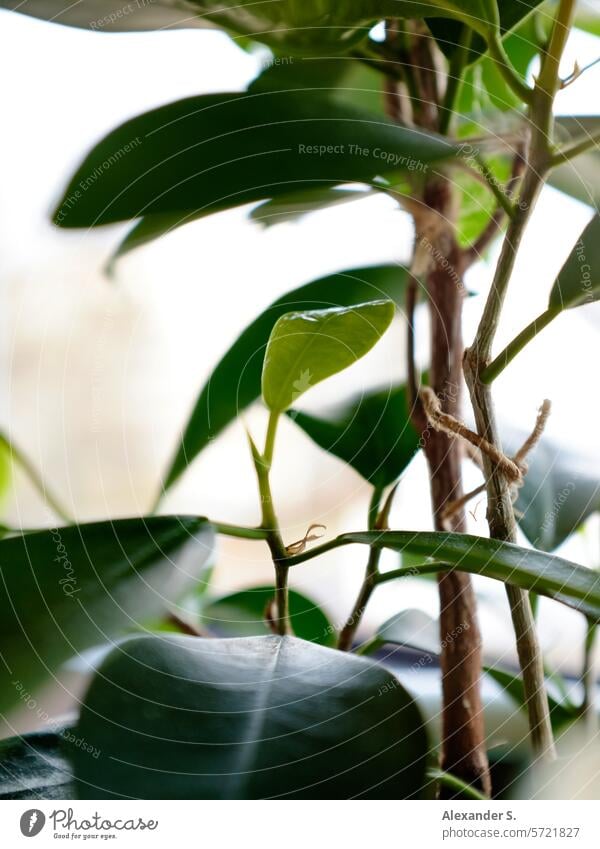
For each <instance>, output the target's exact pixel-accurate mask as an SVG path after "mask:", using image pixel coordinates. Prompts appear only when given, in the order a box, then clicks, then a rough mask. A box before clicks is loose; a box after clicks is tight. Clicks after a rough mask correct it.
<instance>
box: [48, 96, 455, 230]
mask: <svg viewBox="0 0 600 849" xmlns="http://www.w3.org/2000/svg"><path fill="white" fill-rule="evenodd" d="M365 150H366V151H367V154H366V155H364V151H365ZM454 153H455V146H454V145H453V144H452V143H450V142H448V141H447V140H446V139H444V138H442V137H441V136H436V135H433V134H429V133H426V132H424V131H422V130H417V129H410V128H406V127H400V126H398V125H397V124H394V123H392V122H391V121H389V120H388V119H383V118H381V117H379V116H373V115H372V114H371V113H370V112H367V111H363V110H360V109H354V108H352V107H350V106H347V105H345V104H341V103H337V102H334V101H332V100H330V99H327V98H325V97H318V96H316V95H315V94H314V93H313V92H310V91H308V92H302V91H291V92H285V91H284V92H267V93H264V94H258V95H251V94H246V93H241V94H239V93H223V94H207V95H201V96H200V97H190V98H186V99H185V100H179V101H177V102H175V103H170V104H168V105H166V106H162V107H160V108H159V109H153V110H151V111H150V112H146V113H144V114H142V115H138V116H137V117H135V118H132V119H131V120H129V121H127V122H125V123H124V124H122V125H121V126H120V127H118V128H117V129H116V130H113V132H111V133H109V135H108V136H106V137H105V138H104V139H103V140H102V141H101V142H100V143H99V144H97V145H96V147H95V148H94V149H93V150H92V151H91V152H90V153H89V154H88V156H87V157H86V158H85V160H84V161H83V163H82V164H81V166H80V167H79V169H78V170H77V172H76V173H75V175H74V176H73V178H72V179H71V182H70V183H69V186H68V187H67V189H66V192H65V194H64V197H63V199H62V200H61V201H60V203H59V205H58V208H57V210H56V212H55V214H54V220H55V223H57V224H59V225H60V226H62V227H92V226H95V225H98V224H109V223H111V222H115V221H126V220H129V219H132V218H139V217H140V216H146V215H165V214H169V215H173V214H175V215H177V216H179V217H180V218H185V216H186V215H190V214H191V215H194V216H196V217H198V216H200V215H202V214H204V215H208V214H210V213H213V212H218V211H219V210H223V209H229V208H231V207H235V206H240V205H241V204H245V203H250V202H253V201H258V200H263V199H265V198H270V197H276V196H278V195H281V194H288V193H289V192H290V191H297V190H299V189H307V188H311V187H315V186H333V185H336V184H340V183H353V182H354V183H367V184H369V185H371V184H372V183H373V181H374V180H375V178H376V177H380V176H381V175H385V174H386V173H390V172H393V171H401V170H403V169H408V168H409V167H414V163H415V162H417V163H421V166H422V168H426V167H427V166H428V165H429V164H430V163H433V162H437V161H439V160H442V159H445V158H448V157H451V156H453V155H454Z"/></svg>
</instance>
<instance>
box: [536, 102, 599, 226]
mask: <svg viewBox="0 0 600 849" xmlns="http://www.w3.org/2000/svg"><path fill="white" fill-rule="evenodd" d="M556 124H557V129H558V133H557V135H558V136H559V139H560V141H561V142H562V143H563V144H564V143H565V141H569V142H572V143H577V142H580V141H584V140H586V139H589V138H590V136H592V135H597V134H598V133H599V132H600V116H599V115H574V116H564V115H559V116H558V117H557V119H556ZM548 182H549V184H550V185H551V186H554V188H555V189H560V191H561V192H564V193H565V194H567V195H571V197H574V198H576V200H580V201H581V202H582V203H587V204H588V206H592V207H594V209H597V208H598V206H600V148H599V147H595V148H591V149H590V150H588V151H586V152H585V153H581V154H579V156H577V157H575V158H574V159H571V160H570V161H568V162H565V163H564V164H563V165H559V166H558V168H554V169H553V170H552V171H551V172H550V174H549V176H548Z"/></svg>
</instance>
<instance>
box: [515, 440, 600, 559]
mask: <svg viewBox="0 0 600 849" xmlns="http://www.w3.org/2000/svg"><path fill="white" fill-rule="evenodd" d="M503 433H504V437H505V440H504V441H505V444H506V448H507V450H508V452H509V453H514V452H515V451H517V450H518V448H519V446H520V445H522V444H523V442H524V440H525V439H526V437H527V434H526V433H524V432H517V431H515V430H514V429H512V430H511V429H510V428H503ZM527 463H528V470H527V474H526V475H525V479H524V482H523V486H522V487H521V489H520V490H519V497H518V500H517V502H516V505H515V507H516V511H517V518H518V522H519V526H520V527H521V530H522V531H523V533H524V534H525V536H526V537H527V539H528V540H529V542H530V543H531V544H532V545H533V546H535V548H539V549H541V550H542V551H553V550H554V549H555V548H558V546H559V545H561V544H562V543H563V542H564V541H565V540H566V539H567V537H569V536H570V535H571V534H572V533H573V532H574V531H575V530H576V529H577V528H578V527H579V526H580V525H581V524H583V522H584V521H585V520H586V519H587V518H588V517H589V516H590V515H591V514H592V513H595V512H596V511H598V510H600V475H598V473H596V472H595V465H594V463H591V462H590V461H589V459H586V458H585V457H584V456H582V455H581V454H578V453H577V452H575V451H573V450H571V449H570V448H569V447H568V446H565V445H561V444H558V443H554V442H552V441H550V440H549V439H547V438H546V437H544V438H543V439H542V440H541V441H540V443H539V444H538V445H536V447H535V449H534V451H533V452H532V453H531V454H530V455H529V456H528V457H527Z"/></svg>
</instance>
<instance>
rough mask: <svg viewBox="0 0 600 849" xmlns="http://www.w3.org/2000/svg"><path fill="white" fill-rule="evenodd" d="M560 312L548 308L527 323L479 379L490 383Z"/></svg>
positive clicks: (553, 308)
mask: <svg viewBox="0 0 600 849" xmlns="http://www.w3.org/2000/svg"><path fill="white" fill-rule="evenodd" d="M559 313H560V309H556V308H555V307H550V308H548V309H547V310H546V311H545V312H543V313H542V314H541V315H538V317H537V318H534V320H533V321H532V322H531V324H528V325H527V327H526V328H525V329H524V330H522V331H521V332H520V333H519V335H518V336H515V338H514V339H513V340H512V342H510V343H509V344H508V345H507V346H506V348H505V349H504V350H503V351H502V352H501V353H500V354H498V356H497V357H496V358H495V359H494V360H493V361H492V362H491V363H490V364H489V366H487V367H486V368H484V370H483V371H482V372H481V375H480V380H481V382H482V383H486V384H490V383H493V381H494V380H496V378H497V377H498V375H499V374H501V373H502V372H503V371H504V369H505V368H506V366H507V365H508V364H509V363H510V362H511V361H512V360H513V359H514V358H515V357H516V356H517V354H518V353H519V352H520V351H522V350H523V348H524V347H525V346H526V345H527V344H529V342H531V340H532V339H534V338H535V337H536V336H537V335H538V333H540V331H542V330H543V329H544V327H547V326H548V325H549V324H550V322H551V321H553V320H554V319H555V318H556V316H557V315H558V314H559Z"/></svg>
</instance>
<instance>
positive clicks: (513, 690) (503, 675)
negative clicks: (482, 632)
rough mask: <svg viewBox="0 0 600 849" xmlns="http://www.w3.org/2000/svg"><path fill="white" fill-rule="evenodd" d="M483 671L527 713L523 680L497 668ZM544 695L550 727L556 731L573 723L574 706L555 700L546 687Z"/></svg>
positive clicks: (575, 715)
mask: <svg viewBox="0 0 600 849" xmlns="http://www.w3.org/2000/svg"><path fill="white" fill-rule="evenodd" d="M483 671H484V672H485V673H486V675H488V676H489V677H490V678H492V679H493V680H494V681H495V682H496V683H497V684H498V685H499V686H500V687H502V689H503V690H504V691H505V692H506V693H508V695H509V696H510V697H511V699H512V700H513V701H514V702H515V703H516V704H517V705H519V707H520V708H521V709H522V710H524V711H527V705H526V702H525V691H524V690H523V680H522V678H521V676H520V675H519V674H518V673H514V672H510V671H509V670H506V669H502V668H501V667H498V666H484V667H483ZM546 695H547V696H548V707H549V709H550V719H551V722H552V727H553V728H554V729H558V728H560V727H561V726H563V725H566V724H567V723H569V722H573V720H574V719H576V718H577V713H578V710H577V708H576V707H575V706H574V705H570V704H567V703H565V702H562V701H559V700H558V699H556V698H555V697H554V696H553V695H552V693H550V692H548V688H547V687H546Z"/></svg>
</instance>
